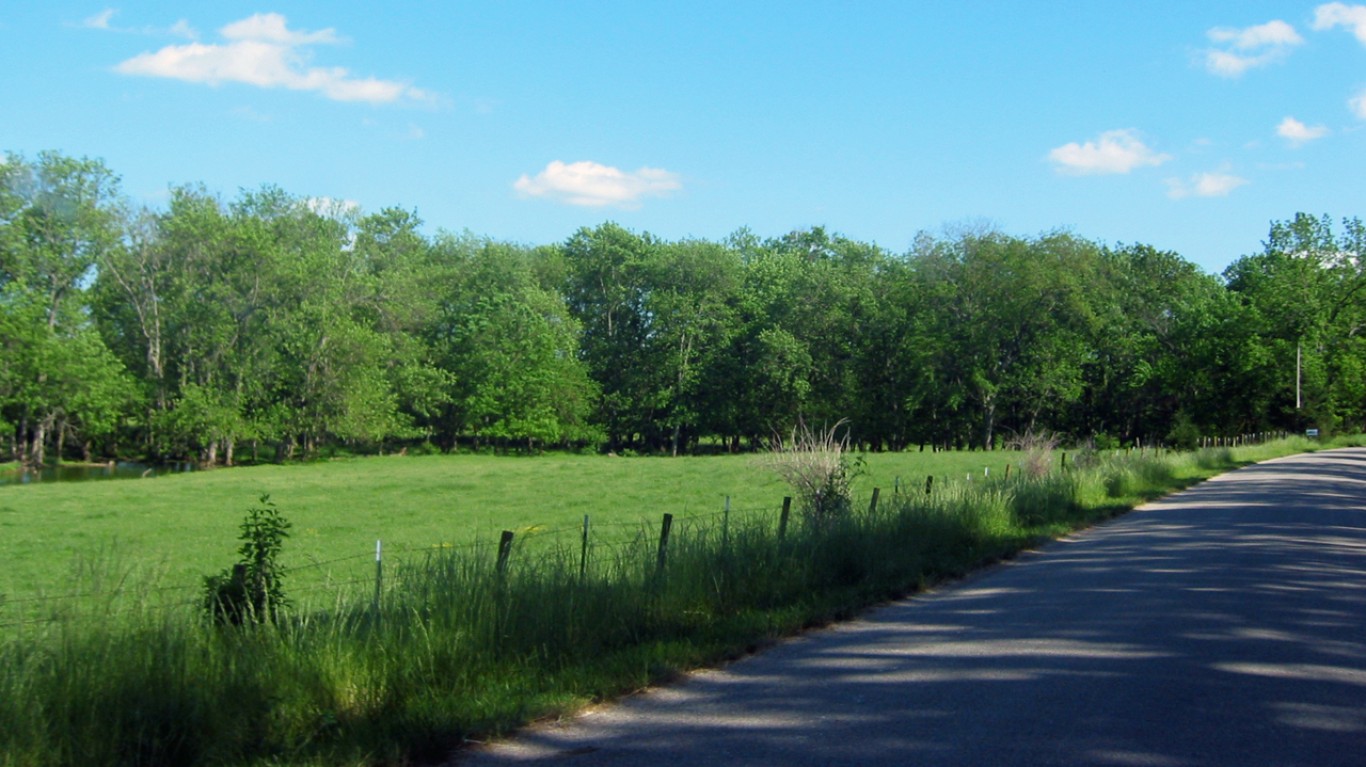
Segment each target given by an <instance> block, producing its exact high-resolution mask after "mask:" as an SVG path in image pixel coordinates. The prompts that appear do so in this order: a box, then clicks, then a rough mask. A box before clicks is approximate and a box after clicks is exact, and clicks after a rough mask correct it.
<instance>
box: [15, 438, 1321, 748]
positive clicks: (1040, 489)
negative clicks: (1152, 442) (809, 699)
mask: <svg viewBox="0 0 1366 767" xmlns="http://www.w3.org/2000/svg"><path fill="white" fill-rule="evenodd" d="M1313 447H1321V446H1320V445H1316V444H1315V445H1311V444H1308V443H1305V442H1304V441H1302V440H1289V441H1285V442H1281V443H1275V444H1272V445H1266V446H1259V447H1255V448H1232V449H1219V450H1206V451H1200V452H1198V453H1194V454H1183V455H1166V456H1160V457H1159V456H1152V455H1148V456H1137V455H1130V456H1125V455H1109V456H1088V457H1087V458H1086V460H1083V461H1081V462H1080V465H1077V464H1076V462H1074V466H1075V467H1076V468H1074V469H1073V470H1071V471H1068V472H1061V471H1054V472H1052V473H1050V474H1047V475H1045V476H1042V477H1036V478H1030V477H1022V476H1020V475H1018V474H1016V475H1015V476H1014V477H1012V478H1011V479H1010V480H1006V479H1004V478H1003V477H996V478H994V479H992V480H990V481H983V480H974V481H972V482H955V483H946V484H944V485H942V486H940V487H938V488H936V490H935V491H934V492H933V493H931V494H929V495H926V494H924V493H923V492H914V493H905V494H901V495H890V496H884V502H883V503H882V504H881V505H879V507H878V508H877V509H876V510H868V509H866V508H859V507H858V505H857V504H856V509H855V512H854V513H852V514H850V515H848V516H847V517H844V518H842V519H840V520H839V521H837V522H835V523H831V524H827V525H822V526H814V525H803V524H799V523H798V522H795V521H794V523H793V526H792V528H791V529H790V530H789V531H788V533H787V535H786V536H785V537H783V538H779V536H778V535H777V532H776V529H775V527H774V525H773V524H772V521H771V520H769V519H762V518H758V517H754V518H746V517H738V516H737V517H736V518H734V519H732V520H731V521H730V522H731V523H730V524H729V525H724V524H723V523H721V522H718V521H717V519H718V518H717V517H715V516H712V517H708V518H706V519H700V520H698V521H697V522H696V523H695V524H692V525H688V526H683V527H681V528H680V529H678V530H676V531H675V538H674V539H673V541H672V543H671V546H670V548H669V550H668V562H667V566H666V568H665V569H664V570H663V571H662V572H661V571H659V570H658V569H657V561H658V560H657V547H656V542H655V541H654V540H653V539H651V538H649V537H638V538H632V539H622V540H619V541H616V542H612V543H610V544H609V543H603V544H602V545H599V546H595V547H594V549H593V550H592V552H591V557H590V560H589V567H588V569H587V571H586V572H584V573H582V574H581V572H580V566H581V561H580V559H579V554H580V551H579V550H577V549H575V548H572V547H566V546H548V547H545V548H544V549H541V550H537V551H534V552H533V551H531V550H527V551H524V552H519V556H517V557H515V558H514V560H513V563H512V566H511V567H510V569H509V570H508V571H507V572H506V573H505V574H501V575H500V574H499V573H497V572H495V571H494V569H493V568H492V567H491V564H490V561H491V560H490V558H489V557H487V556H484V555H485V554H487V553H488V552H487V551H486V550H483V551H478V552H476V553H477V554H479V556H469V555H467V554H466V553H465V552H464V551H463V550H450V551H445V550H441V551H435V552H433V553H431V554H430V555H428V556H425V557H424V558H423V559H422V561H420V562H415V563H414V564H413V565H412V572H411V573H410V574H409V575H408V577H406V578H404V579H403V580H402V581H401V582H400V583H399V584H397V585H395V586H394V587H393V589H392V590H390V591H387V592H386V593H385V594H384V601H383V606H382V608H381V610H380V611H379V612H375V611H373V610H372V609H371V603H370V601H369V599H368V598H367V595H366V593H365V590H364V589H363V588H361V589H358V590H356V591H353V592H351V593H350V594H347V593H345V592H340V593H338V594H334V595H332V596H329V597H325V598H324V597H322V596H312V597H310V598H309V599H308V600H307V601H304V600H301V601H300V602H299V604H297V605H296V608H295V609H294V610H293V611H292V613H291V614H290V617H289V618H288V619H287V620H285V621H283V622H282V623H281V624H280V625H278V626H275V627H268V628H263V629H259V630H252V631H222V630H218V629H214V628H212V627H209V626H206V625H204V624H203V623H202V622H198V621H196V620H194V615H193V613H192V612H189V611H186V610H183V609H182V610H166V609H160V608H158V607H156V606H155V605H154V603H153V602H152V601H151V600H148V601H146V602H138V601H136V600H135V601H134V602H133V603H132V604H126V603H125V604H121V605H120V606H119V609H118V610H116V611H111V610H108V609H101V608H100V607H99V606H98V605H96V606H92V607H86V608H82V611H81V612H73V613H72V614H70V615H68V616H67V617H66V618H65V619H64V620H61V621H57V622H50V623H42V624H37V625H34V626H31V627H29V628H26V629H23V630H22V631H19V632H15V633H12V634H9V635H6V637H5V639H4V640H3V641H0V764H2V765H6V766H8V765H39V766H41V765H75V764H81V765H104V764H108V765H115V764H260V765H265V764H273V765H282V764H297V765H323V764H328V765H332V764H358V765H359V764H404V763H422V762H424V761H432V760H438V759H440V758H441V757H442V756H443V755H444V754H446V753H447V752H448V751H449V749H450V748H452V747H454V746H456V745H458V744H459V743H460V742H461V740H462V739H463V738H481V737H485V736H488V735H491V734H497V733H502V732H506V731H508V730H510V729H512V728H515V727H516V726H518V725H520V724H522V723H524V722H526V721H529V720H531V719H534V718H537V717H539V716H545V715H550V714H555V713H561V712H565V711H569V710H572V709H574V708H575V707H577V706H580V705H583V704H585V703H587V702H591V701H593V700H598V699H602V698H605V697H611V696H614V695H617V694H620V693H622V692H625V691H629V690H633V689H638V688H640V687H642V686H645V685H648V684H650V683H652V682H656V681H658V680H660V679H664V678H667V677H669V676H670V675H672V674H675V673H677V672H678V671H680V670H684V669H687V668H693V667H696V666H699V665H705V664H709V663H715V662H717V661H720V660H724V659H726V658H730V657H734V656H736V655H739V654H742V653H744V652H746V651H748V650H750V649H751V648H753V647H755V646H758V645H761V644H762V643H764V642H766V641H770V640H772V639H774V638H776V637H780V636H784V635H787V634H790V633H792V632H794V631H797V630H800V629H801V628H803V627H806V626H811V625H818V624H821V623H824V622H827V621H830V620H833V619H837V618H840V617H843V616H847V615H850V614H852V613H854V612H856V611H858V610H860V609H862V608H864V607H866V606H868V605H870V604H873V603H876V602H879V601H882V600H885V599H887V598H890V597H894V596H898V595H901V594H905V593H909V592H913V591H915V590H917V589H919V588H922V587H924V586H926V585H928V584H931V583H934V582H936V581H939V580H943V579H945V578H951V577H955V576H958V575H960V574H962V573H965V572H967V571H969V570H971V569H973V568H976V567H980V566H981V565H983V564H985V563H988V562H991V561H995V560H998V559H1000V558H1002V557H1006V556H1010V555H1011V554H1013V553H1014V552H1015V551H1018V550H1019V549H1020V548H1022V547H1025V546H1028V545H1030V544H1032V543H1033V542H1035V541H1037V540H1038V539H1039V537H1040V536H1045V535H1047V536H1051V535H1056V534H1059V533H1062V532H1065V531H1068V530H1071V529H1075V528H1076V527H1080V526H1085V525H1088V524H1091V523H1093V522H1094V521H1096V520H1098V519H1102V518H1106V517H1109V516H1113V515H1114V514H1116V513H1119V512H1120V511H1122V510H1123V509H1125V508H1129V507H1131V506H1133V505H1135V504H1137V503H1140V502H1142V501H1143V500H1146V499H1149V498H1152V497H1155V496H1157V495H1161V494H1163V493H1165V492H1169V491H1170V490H1173V489H1177V488H1181V487H1185V486H1188V485H1190V484H1192V483H1194V482H1196V481H1198V480H1199V479H1201V478H1204V477H1208V476H1211V475H1213V474H1216V473H1219V472H1221V471H1224V470H1227V469H1231V468H1235V467H1237V466H1240V465H1245V464H1247V463H1252V462H1255V461H1259V460H1265V459H1267V458H1271V457H1275V456H1277V455H1285V454H1290V453H1295V452H1301V451H1303V450H1305V449H1309V448H1313Z"/></svg>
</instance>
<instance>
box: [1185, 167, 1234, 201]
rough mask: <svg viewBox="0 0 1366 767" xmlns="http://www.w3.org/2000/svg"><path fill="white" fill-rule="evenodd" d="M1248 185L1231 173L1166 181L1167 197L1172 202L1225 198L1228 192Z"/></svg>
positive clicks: (1197, 175) (1201, 175)
mask: <svg viewBox="0 0 1366 767" xmlns="http://www.w3.org/2000/svg"><path fill="white" fill-rule="evenodd" d="M1247 183H1248V180H1247V179H1245V178H1243V177H1241V176H1235V175H1233V174H1231V173H1197V174H1195V175H1194V176H1191V177H1190V178H1189V179H1185V180H1182V179H1179V178H1169V179H1167V196H1168V197H1170V198H1172V199H1173V200H1180V199H1184V198H1186V197H1227V196H1228V194H1229V193H1230V192H1232V191H1233V190H1234V189H1237V188H1238V187H1240V186H1243V185H1245V184H1247Z"/></svg>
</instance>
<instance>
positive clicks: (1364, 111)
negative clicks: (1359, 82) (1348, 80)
mask: <svg viewBox="0 0 1366 767" xmlns="http://www.w3.org/2000/svg"><path fill="white" fill-rule="evenodd" d="M1347 107H1348V108H1349V109H1351V110H1352V114H1354V115H1356V116H1357V117H1360V118H1361V119H1363V120H1366V90H1361V91H1357V95H1355V96H1353V97H1352V98H1350V99H1348V100H1347Z"/></svg>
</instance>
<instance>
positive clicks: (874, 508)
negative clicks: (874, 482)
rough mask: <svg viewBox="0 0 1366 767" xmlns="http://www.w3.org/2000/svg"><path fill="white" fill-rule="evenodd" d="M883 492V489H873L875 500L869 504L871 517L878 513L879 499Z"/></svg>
mask: <svg viewBox="0 0 1366 767" xmlns="http://www.w3.org/2000/svg"><path fill="white" fill-rule="evenodd" d="M881 492H882V488H878V487H875V488H873V500H872V501H869V503H868V514H869V516H871V515H873V514H876V513H877V497H878V495H879V494H880V493H881Z"/></svg>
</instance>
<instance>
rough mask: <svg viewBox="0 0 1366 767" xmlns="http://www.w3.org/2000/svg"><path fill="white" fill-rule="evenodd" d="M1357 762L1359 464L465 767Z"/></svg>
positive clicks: (1229, 494)
mask: <svg viewBox="0 0 1366 767" xmlns="http://www.w3.org/2000/svg"><path fill="white" fill-rule="evenodd" d="M526 761H530V762H532V763H552V764H565V765H721V764H725V765H731V764H753V765H1060V764H1066V765H1124V766H1126V767H1127V766H1129V765H1153V766H1155V767H1175V766H1180V765H1238V766H1239V767H1244V766H1246V765H1305V766H1306V767H1310V766H1312V767H1324V766H1325V765H1366V449H1348V450H1337V451H1331V452H1326V453H1319V454H1315V455H1307V456H1296V457H1293V458H1287V459H1281V460H1277V461H1272V462H1268V463H1264V464H1260V465H1257V466H1254V467H1249V468H1247V469H1243V470H1241V471H1237V472H1233V473H1231V474H1227V475H1224V476H1222V477H1219V478H1216V479H1214V480H1211V481H1209V482H1206V483H1203V484H1201V485H1199V486H1197V487H1195V488H1193V489H1191V490H1188V491H1186V492H1184V493H1181V494H1179V495H1176V496H1172V497H1171V498H1168V499H1166V500H1163V501H1159V502H1156V503H1152V504H1149V505H1147V506H1144V507H1142V508H1140V509H1139V510H1137V511H1135V512H1133V513H1131V514H1128V515H1126V516H1124V517H1122V518H1120V519H1118V520H1115V521H1113V522H1110V523H1107V524H1104V525H1101V526H1098V527H1096V528H1093V529H1091V530H1087V531H1085V532H1083V533H1080V534H1078V535H1076V536H1074V537H1072V538H1069V539H1066V540H1063V541H1059V542H1057V543H1053V544H1049V545H1048V546H1046V547H1044V548H1043V550H1041V551H1039V552H1036V553H1031V554H1027V555H1025V556H1022V557H1021V558H1019V559H1018V560H1016V561H1014V562H1011V563H1009V564H1006V565H1002V566H999V567H996V568H993V569H991V570H989V571H987V572H984V573H982V574H980V575H977V576H975V577H973V578H970V579H968V580H966V581H964V582H961V583H958V584H956V585H953V586H950V587H948V588H945V589H943V590H940V591H937V592H934V593H931V594H927V595H922V596H917V597H914V598H912V599H908V600H904V601H901V602H897V603H894V604H891V605H888V606H886V607H882V608H879V609H877V610H874V611H872V612H870V613H868V614H867V615H866V616H864V617H863V618H862V619H860V620H856V621H853V622H850V623H847V624H842V625H840V626H837V627H834V628H831V629H828V630H822V631H818V632H813V633H811V634H808V635H806V636H803V637H799V638H797V639H793V640H791V641H787V642H783V643H781V644H779V645H777V646H775V647H773V648H771V649H769V650H767V651H765V652H763V653H761V654H759V655H756V656H754V657H751V658H747V659H745V660H742V661H740V662H737V663H735V664H733V665H731V666H729V667H727V668H725V669H722V670H718V671H708V672H703V673H699V674H696V675H692V676H690V677H688V678H687V679H686V680H685V681H684V682H682V683H681V684H678V685H676V686H671V687H668V688H662V689H658V690H651V691H649V692H646V693H643V694H640V695H636V696H632V697H630V698H628V699H626V700H624V701H621V702H620V703H617V704H613V705H608V706H601V707H598V708H596V709H595V710H593V711H590V712H588V713H586V714H584V715H582V716H579V717H576V718H574V719H572V720H569V721H567V722H562V723H553V724H542V725H538V726H535V727H532V728H529V729H528V730H526V731H524V732H523V733H521V734H520V735H518V737H516V738H515V739H513V740H510V741H508V742H505V743H502V744H497V745H494V746H490V747H485V748H482V749H479V750H477V751H474V752H470V753H466V754H463V755H462V756H461V757H460V758H459V759H458V760H457V762H456V763H457V764H461V765H499V764H517V763H522V762H526Z"/></svg>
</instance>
